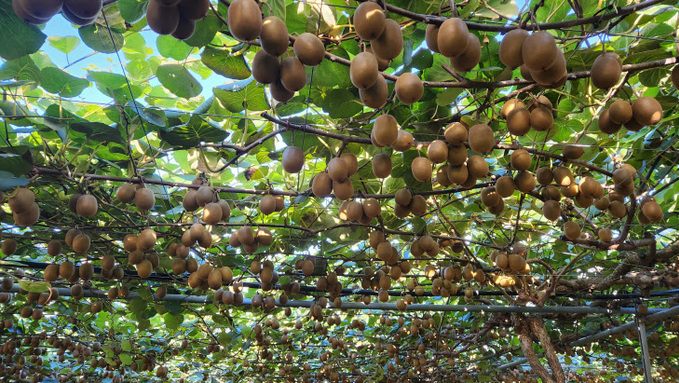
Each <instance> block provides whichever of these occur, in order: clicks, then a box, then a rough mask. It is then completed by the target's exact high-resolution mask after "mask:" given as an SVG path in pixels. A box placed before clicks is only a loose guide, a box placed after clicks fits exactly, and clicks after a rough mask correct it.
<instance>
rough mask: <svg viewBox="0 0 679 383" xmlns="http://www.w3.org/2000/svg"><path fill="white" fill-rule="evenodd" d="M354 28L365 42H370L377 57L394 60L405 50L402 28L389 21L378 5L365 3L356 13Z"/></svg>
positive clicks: (360, 5) (357, 8)
mask: <svg viewBox="0 0 679 383" xmlns="http://www.w3.org/2000/svg"><path fill="white" fill-rule="evenodd" d="M353 20H354V28H356V34H357V35H358V37H360V38H361V39H363V40H366V41H370V47H371V48H372V51H373V53H374V54H375V56H377V57H379V58H381V59H383V60H393V59H394V58H396V57H397V56H398V55H399V54H400V53H401V51H402V50H403V33H402V32H401V26H400V25H399V24H398V23H397V22H396V21H394V20H392V19H388V18H387V17H386V15H385V14H384V11H383V10H382V7H380V6H379V5H378V4H377V3H374V2H364V3H361V4H359V6H358V7H356V10H355V11H354V18H353Z"/></svg>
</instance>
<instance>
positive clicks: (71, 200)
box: [8, 193, 82, 213]
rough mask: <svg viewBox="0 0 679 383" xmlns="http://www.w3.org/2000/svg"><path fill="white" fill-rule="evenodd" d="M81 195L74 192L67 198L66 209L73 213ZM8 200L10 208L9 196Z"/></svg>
mask: <svg viewBox="0 0 679 383" xmlns="http://www.w3.org/2000/svg"><path fill="white" fill-rule="evenodd" d="M81 195H82V194H80V193H75V194H73V195H71V196H70V197H69V198H68V210H70V211H71V212H73V213H75V207H76V205H77V204H78V198H80V196H81ZM8 202H10V206H9V207H10V208H12V205H11V198H10V201H8ZM12 210H14V209H12Z"/></svg>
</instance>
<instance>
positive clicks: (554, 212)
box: [542, 200, 561, 221]
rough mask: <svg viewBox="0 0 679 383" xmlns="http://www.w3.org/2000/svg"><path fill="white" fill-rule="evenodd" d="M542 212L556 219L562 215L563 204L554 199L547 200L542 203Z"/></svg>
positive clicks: (547, 216)
mask: <svg viewBox="0 0 679 383" xmlns="http://www.w3.org/2000/svg"><path fill="white" fill-rule="evenodd" d="M542 214H543V215H544V216H545V218H547V219H548V220H550V221H556V220H557V219H559V217H561V205H560V204H559V202H557V201H554V200H548V201H545V204H544V205H542Z"/></svg>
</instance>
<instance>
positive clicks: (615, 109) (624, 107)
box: [608, 100, 633, 125]
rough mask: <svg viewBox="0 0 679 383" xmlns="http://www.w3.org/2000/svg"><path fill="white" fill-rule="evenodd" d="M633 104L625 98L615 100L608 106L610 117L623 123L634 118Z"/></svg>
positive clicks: (616, 121) (617, 122) (613, 120)
mask: <svg viewBox="0 0 679 383" xmlns="http://www.w3.org/2000/svg"><path fill="white" fill-rule="evenodd" d="M632 115H633V110H632V105H631V104H630V103H629V102H627V101H625V100H615V101H614V102H613V103H612V104H611V106H610V108H608V117H609V118H610V120H611V122H612V123H614V124H617V125H622V124H624V123H626V122H628V121H629V120H631V119H632Z"/></svg>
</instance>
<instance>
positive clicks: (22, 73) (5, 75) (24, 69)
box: [0, 56, 40, 82]
mask: <svg viewBox="0 0 679 383" xmlns="http://www.w3.org/2000/svg"><path fill="white" fill-rule="evenodd" d="M11 78H13V79H15V80H32V81H35V82H39V81H40V69H39V68H38V66H37V65H35V62H34V61H33V59H31V57H30V56H24V57H21V58H18V59H16V60H11V61H6V62H5V63H4V64H2V66H1V67H0V80H9V79H11Z"/></svg>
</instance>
